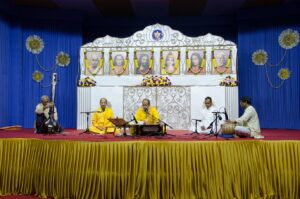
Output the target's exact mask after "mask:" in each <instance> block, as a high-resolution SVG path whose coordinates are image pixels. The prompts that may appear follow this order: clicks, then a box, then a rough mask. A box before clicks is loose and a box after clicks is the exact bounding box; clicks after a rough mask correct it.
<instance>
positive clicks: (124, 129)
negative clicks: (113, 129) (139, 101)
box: [117, 119, 134, 137]
mask: <svg viewBox="0 0 300 199" xmlns="http://www.w3.org/2000/svg"><path fill="white" fill-rule="evenodd" d="M132 121H134V119H131V120H130V121H128V122H126V123H125V124H124V125H123V134H122V135H119V136H117V137H127V136H128V135H127V133H126V127H128V126H127V125H128V124H129V123H130V122H132Z"/></svg>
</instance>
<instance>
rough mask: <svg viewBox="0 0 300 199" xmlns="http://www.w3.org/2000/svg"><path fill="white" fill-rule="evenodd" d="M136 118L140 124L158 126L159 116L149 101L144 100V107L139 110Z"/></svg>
mask: <svg viewBox="0 0 300 199" xmlns="http://www.w3.org/2000/svg"><path fill="white" fill-rule="evenodd" d="M135 117H136V119H137V121H138V122H143V123H144V124H158V122H159V114H158V112H157V110H156V108H155V107H152V106H150V100H149V99H143V101H142V107H140V108H139V109H138V110H137V112H136V113H135Z"/></svg>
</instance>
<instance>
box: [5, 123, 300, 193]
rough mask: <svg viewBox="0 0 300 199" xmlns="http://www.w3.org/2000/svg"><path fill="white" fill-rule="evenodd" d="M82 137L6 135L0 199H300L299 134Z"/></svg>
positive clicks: (71, 131) (75, 134) (69, 133)
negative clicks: (25, 198) (11, 198)
mask: <svg viewBox="0 0 300 199" xmlns="http://www.w3.org/2000/svg"><path fill="white" fill-rule="evenodd" d="M81 132H82V131H78V130H74V129H66V130H65V134H66V135H40V134H34V133H33V130H32V129H23V130H20V131H0V161H1V162H0V195H14V194H21V195H38V196H42V197H46V196H50V197H56V198H241V199H244V198H300V192H299V187H300V172H299V167H300V142H299V140H300V131H294V130H271V129H264V130H263V133H262V135H263V136H264V137H265V138H264V139H261V140H254V139H251V138H248V139H240V138H233V139H228V140H225V139H222V138H219V137H218V138H216V137H214V136H212V137H205V136H204V135H186V134H187V133H189V132H188V131H168V132H169V135H167V136H163V137H159V136H157V137H139V138H136V137H129V136H128V137H114V136H113V135H104V136H102V135H90V134H80V133H81ZM172 135H174V136H172Z"/></svg>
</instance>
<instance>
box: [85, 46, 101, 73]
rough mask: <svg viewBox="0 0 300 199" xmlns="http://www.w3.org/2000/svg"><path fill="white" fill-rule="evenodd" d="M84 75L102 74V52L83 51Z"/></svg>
mask: <svg viewBox="0 0 300 199" xmlns="http://www.w3.org/2000/svg"><path fill="white" fill-rule="evenodd" d="M84 65H85V69H84V73H85V75H93V76H96V75H103V52H102V51H88V52H85V53H84Z"/></svg>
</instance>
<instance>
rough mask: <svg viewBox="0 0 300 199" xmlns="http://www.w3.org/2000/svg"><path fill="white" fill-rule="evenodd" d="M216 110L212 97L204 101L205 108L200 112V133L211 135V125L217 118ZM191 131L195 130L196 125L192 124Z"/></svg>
mask: <svg viewBox="0 0 300 199" xmlns="http://www.w3.org/2000/svg"><path fill="white" fill-rule="evenodd" d="M215 111H216V109H215V107H214V106H213V102H212V99H211V97H206V98H205V100H204V104H203V108H202V109H201V110H200V117H199V120H201V122H198V126H197V127H198V131H199V132H201V133H209V132H210V128H209V127H210V124H211V123H212V122H213V121H214V119H215V116H214V114H213V112H215ZM191 130H195V124H192V127H191Z"/></svg>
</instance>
